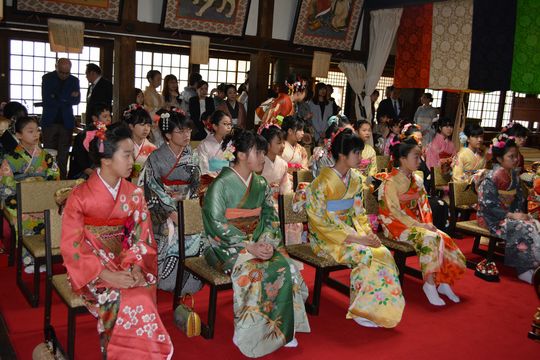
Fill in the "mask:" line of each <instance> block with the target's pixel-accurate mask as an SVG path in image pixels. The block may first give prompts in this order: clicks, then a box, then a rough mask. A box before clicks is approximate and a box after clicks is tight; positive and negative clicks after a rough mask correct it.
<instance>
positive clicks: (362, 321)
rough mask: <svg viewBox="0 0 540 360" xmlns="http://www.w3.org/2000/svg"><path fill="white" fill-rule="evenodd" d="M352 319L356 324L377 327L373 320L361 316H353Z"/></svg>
mask: <svg viewBox="0 0 540 360" xmlns="http://www.w3.org/2000/svg"><path fill="white" fill-rule="evenodd" d="M353 320H354V321H355V322H356V323H357V324H358V325H361V326H365V327H370V328H377V327H379V325H377V324H375V323H374V322H373V321H371V320H368V319H366V318H363V317H355V318H353Z"/></svg>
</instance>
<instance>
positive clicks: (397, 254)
mask: <svg viewBox="0 0 540 360" xmlns="http://www.w3.org/2000/svg"><path fill="white" fill-rule="evenodd" d="M406 260H407V258H406V257H405V254H404V253H402V252H401V251H397V250H395V251H394V261H395V262H396V266H397V268H398V271H399V275H398V279H399V283H400V284H401V286H403V281H404V280H405V261H406Z"/></svg>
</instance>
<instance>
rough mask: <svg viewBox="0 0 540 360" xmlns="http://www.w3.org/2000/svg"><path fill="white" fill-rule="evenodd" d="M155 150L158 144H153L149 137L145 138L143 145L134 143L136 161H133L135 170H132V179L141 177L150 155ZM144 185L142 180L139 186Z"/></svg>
mask: <svg viewBox="0 0 540 360" xmlns="http://www.w3.org/2000/svg"><path fill="white" fill-rule="evenodd" d="M154 150H156V145H154V144H152V143H151V142H150V140H148V139H144V140H143V142H142V144H141V145H137V144H134V146H133V158H134V159H135V162H134V163H133V170H132V171H131V179H139V176H140V175H141V173H142V170H143V168H144V164H145V163H146V160H147V159H148V156H150V154H151V153H152V152H153V151H154ZM142 185H143V184H142V182H141V184H140V185H139V186H142Z"/></svg>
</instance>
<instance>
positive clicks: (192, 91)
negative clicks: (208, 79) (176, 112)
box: [180, 72, 202, 117]
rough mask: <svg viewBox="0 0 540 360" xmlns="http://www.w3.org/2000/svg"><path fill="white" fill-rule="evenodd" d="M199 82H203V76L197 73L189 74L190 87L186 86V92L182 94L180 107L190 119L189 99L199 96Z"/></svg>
mask: <svg viewBox="0 0 540 360" xmlns="http://www.w3.org/2000/svg"><path fill="white" fill-rule="evenodd" d="M199 81H202V76H201V74H199V73H196V72H194V73H191V74H189V80H188V86H186V87H185V88H184V91H182V93H181V94H180V98H181V99H182V103H181V104H180V106H181V107H182V110H184V112H185V113H186V114H188V117H190V114H189V99H191V98H192V97H194V96H197V85H198V84H199Z"/></svg>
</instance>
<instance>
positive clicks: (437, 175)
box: [431, 166, 448, 186]
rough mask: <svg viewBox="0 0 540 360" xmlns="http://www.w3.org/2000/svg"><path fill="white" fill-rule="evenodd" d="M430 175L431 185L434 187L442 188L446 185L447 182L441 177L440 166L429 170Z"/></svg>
mask: <svg viewBox="0 0 540 360" xmlns="http://www.w3.org/2000/svg"><path fill="white" fill-rule="evenodd" d="M431 174H432V178H433V185H434V186H444V185H448V180H447V179H445V177H444V176H443V173H442V171H441V167H440V166H435V167H432V168H431Z"/></svg>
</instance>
